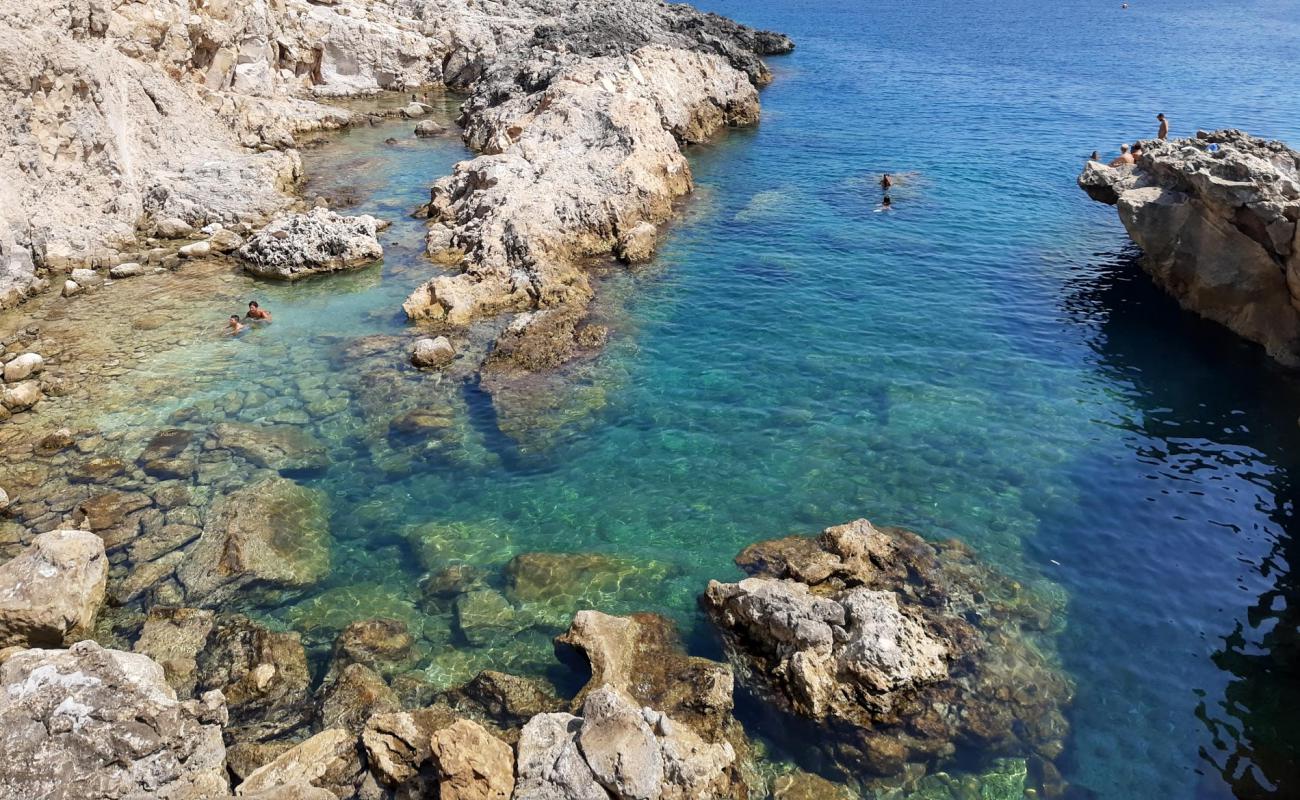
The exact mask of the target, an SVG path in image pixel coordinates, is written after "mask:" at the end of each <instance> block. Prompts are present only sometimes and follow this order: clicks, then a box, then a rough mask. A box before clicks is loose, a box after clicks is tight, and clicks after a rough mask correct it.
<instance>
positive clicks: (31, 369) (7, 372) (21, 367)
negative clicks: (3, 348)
mask: <svg viewBox="0 0 1300 800" xmlns="http://www.w3.org/2000/svg"><path fill="white" fill-rule="evenodd" d="M44 368H45V359H43V358H41V356H40V354H38V353H23V354H21V355H18V356H16V357H14V358H13V359H12V360H11V361H9V362H8V363H7V364H5V367H4V379H5V383H17V382H18V381H21V380H26V379H27V378H28V377H30V376H32V375H38V374H40V371H41V370H42V369H44Z"/></svg>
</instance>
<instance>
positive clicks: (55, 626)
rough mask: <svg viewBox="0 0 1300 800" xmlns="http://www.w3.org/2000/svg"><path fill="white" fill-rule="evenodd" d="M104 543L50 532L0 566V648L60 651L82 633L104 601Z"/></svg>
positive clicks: (77, 533) (79, 535)
mask: <svg viewBox="0 0 1300 800" xmlns="http://www.w3.org/2000/svg"><path fill="white" fill-rule="evenodd" d="M107 580H108V559H107V558H106V557H105V555H104V541H103V540H102V539H100V538H99V537H98V536H96V535H95V534H93V533H87V532H86V531H50V532H49V533H42V534H41V535H39V536H37V537H36V538H35V539H34V540H33V541H32V543H31V545H29V546H28V547H27V549H26V550H24V551H23V552H22V553H20V554H19V555H18V556H16V557H14V558H13V559H11V560H9V561H7V562H5V563H4V564H0V649H3V648H5V647H10V646H14V645H17V646H22V647H59V646H60V645H62V644H63V643H64V642H65V641H68V640H71V639H76V638H80V637H83V636H85V635H87V634H88V633H89V632H90V630H91V628H92V627H93V626H94V624H95V615H96V614H97V613H98V612H99V607H100V606H101V605H103V603H104V588H105V586H106V585H107Z"/></svg>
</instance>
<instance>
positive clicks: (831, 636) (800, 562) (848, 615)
mask: <svg viewBox="0 0 1300 800" xmlns="http://www.w3.org/2000/svg"><path fill="white" fill-rule="evenodd" d="M737 563H738V564H739V565H740V566H741V567H742V568H743V569H745V570H746V571H747V572H749V573H750V574H751V575H752V576H753V577H751V578H748V579H745V580H742V581H740V582H739V583H733V584H724V583H718V582H716V581H713V582H711V583H710V584H709V587H708V591H707V592H706V593H705V595H704V597H703V598H702V603H703V605H704V608H705V610H706V611H707V612H708V614H709V616H710V618H711V619H712V620H713V622H714V623H715V624H716V626H717V628H718V630H719V631H720V632H721V635H722V640H723V643H724V646H725V648H726V650H727V653H728V656H729V658H730V659H731V661H732V663H733V664H734V665H735V667H736V669H737V672H738V673H739V679H740V681H741V682H742V683H744V684H745V686H746V688H747V689H748V690H750V691H753V692H755V693H756V694H757V695H758V696H759V697H761V698H762V699H764V700H765V701H766V702H767V703H769V704H770V705H771V707H772V708H774V709H776V710H779V712H782V713H784V714H785V715H788V716H787V717H786V719H787V721H788V723H789V730H790V734H791V735H792V736H794V737H798V736H800V735H801V734H800V733H799V731H801V730H803V729H804V728H806V727H807V725H808V724H812V725H816V730H817V731H818V733H817V735H816V736H815V737H810V738H809V741H813V742H816V743H817V746H819V747H821V748H822V750H823V751H824V752H825V753H826V755H827V756H829V758H830V759H831V760H832V762H833V763H835V764H837V765H838V766H839V768H840V769H842V770H843V772H844V773H845V774H847V775H853V774H857V773H861V772H862V771H866V772H868V773H871V774H876V775H894V774H899V773H901V772H902V771H903V770H904V768H905V767H906V765H907V764H909V763H915V762H922V763H927V764H936V763H944V762H947V761H950V760H952V759H954V758H958V757H961V756H963V755H969V754H971V753H978V754H980V755H982V756H984V757H988V756H992V755H1029V754H1036V755H1039V756H1042V757H1043V758H1045V759H1048V760H1050V759H1053V758H1055V757H1056V756H1058V755H1059V754H1060V752H1061V749H1062V747H1063V744H1064V739H1065V735H1066V732H1067V724H1066V722H1065V718H1064V716H1063V715H1062V711H1063V709H1064V707H1065V706H1066V704H1067V703H1068V702H1069V700H1070V697H1071V694H1072V691H1073V689H1072V686H1071V684H1070V682H1069V680H1068V679H1067V678H1066V677H1065V675H1064V674H1063V673H1062V672H1061V671H1060V669H1059V667H1058V666H1057V665H1055V664H1054V663H1053V662H1051V661H1049V660H1048V658H1047V656H1045V655H1044V654H1043V653H1044V648H1045V647H1046V646H1047V644H1048V643H1047V642H1044V641H1038V640H1035V639H1034V638H1033V635H1034V632H1035V631H1040V630H1042V629H1043V628H1044V627H1046V625H1047V624H1048V622H1049V621H1050V613H1051V612H1050V610H1049V609H1044V608H1042V607H1041V599H1040V598H1038V597H1036V596H1034V595H1032V594H1030V593H1029V592H1027V591H1026V590H1024V589H1023V588H1022V587H1021V586H1020V584H1018V583H1017V582H1015V581H1013V580H1010V579H1009V578H1006V577H1003V576H1001V575H999V574H997V573H994V572H992V571H991V570H989V569H988V568H987V567H985V566H983V565H981V564H980V563H979V562H978V561H977V560H976V559H975V557H974V556H973V554H972V553H971V552H970V551H969V550H968V549H967V548H965V547H964V546H963V545H961V544H960V543H957V542H945V543H940V544H932V543H929V542H927V541H925V540H924V539H922V538H921V537H919V536H917V535H916V534H914V533H911V532H909V531H905V530H902V529H898V528H876V527H874V526H872V525H871V523H869V522H867V521H866V520H858V521H856V522H852V523H849V524H847V525H841V526H839V527H834V528H829V529H827V530H826V531H825V533H823V534H822V535H821V536H820V537H818V538H816V539H813V538H804V537H791V538H788V539H781V540H777V541H772V542H763V543H760V544H756V545H753V546H751V547H749V548H748V549H746V550H745V551H744V552H743V553H741V555H740V556H739V557H738V558H737ZM801 723H803V726H802V727H801Z"/></svg>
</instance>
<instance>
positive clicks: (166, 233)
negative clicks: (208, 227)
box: [154, 217, 194, 239]
mask: <svg viewBox="0 0 1300 800" xmlns="http://www.w3.org/2000/svg"><path fill="white" fill-rule="evenodd" d="M154 233H155V234H156V235H157V236H158V237H159V238H162V239H184V238H186V237H188V236H192V235H194V228H193V227H192V226H191V225H190V224H189V223H188V222H186V221H185V220H183V219H180V218H178V217H168V218H166V219H163V220H159V221H158V223H157V224H156V225H154Z"/></svg>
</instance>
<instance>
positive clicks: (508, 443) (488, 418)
mask: <svg viewBox="0 0 1300 800" xmlns="http://www.w3.org/2000/svg"><path fill="white" fill-rule="evenodd" d="M479 381H480V379H479V378H478V376H475V377H474V378H472V379H470V380H467V381H464V382H463V383H462V384H461V397H462V398H464V400H465V410H466V413H467V414H468V416H469V424H470V427H471V428H473V429H474V430H475V431H476V432H477V433H478V434H479V435H480V436H482V437H483V446H484V447H486V448H487V449H488V450H489V451H490V452H492V453H494V454H496V456H497V457H498V458H500V459H501V467H502V468H503V469H505V470H506V471H507V472H522V471H524V470H525V469H526V467H527V465H526V464H525V463H524V457H523V453H521V452H520V450H519V445H518V444H517V443H516V442H515V440H514V439H511V438H510V437H509V436H507V435H506V434H505V433H503V432H502V431H501V425H500V421H499V420H498V418H497V408H496V405H495V404H494V403H493V402H492V395H491V394H489V393H488V392H487V391H486V390H484V389H483V387H482V385H481V384H480V382H479Z"/></svg>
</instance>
